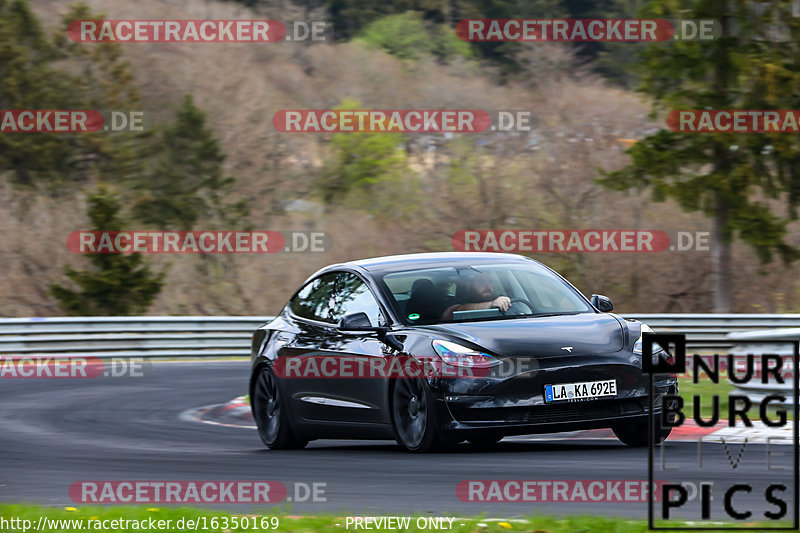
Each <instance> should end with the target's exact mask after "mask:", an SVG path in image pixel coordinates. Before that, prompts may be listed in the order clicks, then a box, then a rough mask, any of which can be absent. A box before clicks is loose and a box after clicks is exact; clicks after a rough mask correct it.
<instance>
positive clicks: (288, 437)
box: [250, 367, 308, 450]
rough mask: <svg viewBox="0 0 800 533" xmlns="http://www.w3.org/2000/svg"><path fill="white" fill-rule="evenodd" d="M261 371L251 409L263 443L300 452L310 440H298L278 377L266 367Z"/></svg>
mask: <svg viewBox="0 0 800 533" xmlns="http://www.w3.org/2000/svg"><path fill="white" fill-rule="evenodd" d="M258 372H259V373H258V376H257V377H256V381H255V385H254V386H253V392H252V394H251V395H250V408H251V409H252V411H253V418H254V419H255V421H256V426H258V434H259V436H260V437H261V440H262V441H263V442H264V444H266V445H267V447H269V448H270V449H273V450H299V449H300V448H303V447H305V445H306V444H308V441H307V440H303V439H299V438H297V437H296V436H295V434H294V433H293V432H292V428H291V425H290V423H289V418H288V416H287V414H286V413H287V411H286V405H285V402H283V401H282V397H281V392H280V387H279V386H278V379H277V378H276V377H275V374H274V373H273V372H272V370H270V369H269V368H266V367H263V368H261V369H260V370H259V371H258Z"/></svg>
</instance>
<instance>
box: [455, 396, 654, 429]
mask: <svg viewBox="0 0 800 533" xmlns="http://www.w3.org/2000/svg"><path fill="white" fill-rule="evenodd" d="M645 412H646V410H645V406H644V404H642V403H640V402H639V401H637V400H594V401H587V402H571V403H557V404H552V405H537V406H534V407H490V408H483V409H482V408H461V409H453V415H454V416H455V418H456V420H459V421H461V422H503V423H508V424H547V423H554V422H573V421H579V420H580V421H583V420H596V419H601V418H610V417H616V416H625V415H636V414H644V413H645Z"/></svg>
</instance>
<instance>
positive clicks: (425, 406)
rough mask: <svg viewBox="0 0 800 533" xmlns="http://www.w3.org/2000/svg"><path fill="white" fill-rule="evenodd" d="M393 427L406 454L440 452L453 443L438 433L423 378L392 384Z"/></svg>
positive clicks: (429, 396) (430, 400)
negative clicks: (407, 452)
mask: <svg viewBox="0 0 800 533" xmlns="http://www.w3.org/2000/svg"><path fill="white" fill-rule="evenodd" d="M392 426H393V427H394V434H395V439H396V440H397V444H399V445H400V446H402V447H403V448H405V449H406V450H408V451H409V452H414V453H427V452H433V451H439V450H442V449H445V448H447V447H449V446H450V445H451V444H452V443H453V441H452V440H448V439H445V438H444V437H443V436H442V435H441V434H440V432H439V428H438V427H437V420H436V413H435V411H434V405H433V398H432V396H431V392H430V389H428V386H427V384H426V383H425V380H424V379H417V378H412V379H398V380H397V382H396V383H395V384H394V387H393V388H392Z"/></svg>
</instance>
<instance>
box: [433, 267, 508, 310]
mask: <svg viewBox="0 0 800 533" xmlns="http://www.w3.org/2000/svg"><path fill="white" fill-rule="evenodd" d="M456 297H457V299H458V300H459V302H461V303H458V304H456V305H451V306H450V307H448V308H447V309H445V310H444V312H443V313H442V320H453V313H454V312H456V311H471V310H474V309H491V308H493V307H496V308H497V309H499V310H500V311H502V312H506V311H508V310H509V308H510V307H511V298H509V297H508V296H495V292H494V283H492V278H491V276H489V275H488V274H475V275H471V276H467V277H466V278H462V279H460V280H459V282H458V289H457V290H456Z"/></svg>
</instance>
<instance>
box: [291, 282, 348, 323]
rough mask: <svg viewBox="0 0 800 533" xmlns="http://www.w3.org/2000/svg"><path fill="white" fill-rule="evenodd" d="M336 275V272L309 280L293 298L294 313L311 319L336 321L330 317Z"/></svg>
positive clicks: (292, 307)
mask: <svg viewBox="0 0 800 533" xmlns="http://www.w3.org/2000/svg"><path fill="white" fill-rule="evenodd" d="M336 276H337V274H336V273H330V274H323V275H322V276H320V277H318V278H315V279H313V280H311V281H309V282H308V283H307V284H306V285H305V287H303V288H302V289H300V292H298V293H297V294H296V295H295V297H294V298H292V301H291V309H292V313H294V314H296V315H297V316H299V317H302V318H308V319H309V320H319V321H321V322H334V321H333V320H331V318H330V302H331V296H332V295H333V287H334V282H335V281H336Z"/></svg>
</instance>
